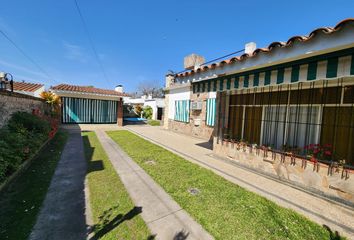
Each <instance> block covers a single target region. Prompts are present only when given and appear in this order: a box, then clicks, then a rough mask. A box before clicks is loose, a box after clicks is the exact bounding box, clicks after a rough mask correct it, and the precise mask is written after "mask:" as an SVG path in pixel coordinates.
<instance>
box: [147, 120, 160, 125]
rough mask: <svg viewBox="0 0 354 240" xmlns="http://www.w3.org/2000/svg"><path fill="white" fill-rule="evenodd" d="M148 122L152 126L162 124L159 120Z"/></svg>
mask: <svg viewBox="0 0 354 240" xmlns="http://www.w3.org/2000/svg"><path fill="white" fill-rule="evenodd" d="M147 124H149V125H151V126H160V125H161V124H160V121H158V120H148V121H147Z"/></svg>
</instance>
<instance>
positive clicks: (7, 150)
mask: <svg viewBox="0 0 354 240" xmlns="http://www.w3.org/2000/svg"><path fill="white" fill-rule="evenodd" d="M50 130H51V127H50V124H49V123H48V122H47V121H46V120H43V119H41V118H40V117H38V116H34V115H32V114H30V113H25V112H17V113H15V114H13V115H12V116H11V119H10V120H9V122H8V123H7V125H6V126H5V127H3V128H2V129H0V182H2V181H4V180H5V178H6V177H7V176H9V175H11V174H12V173H13V172H15V171H16V170H17V169H18V168H19V166H20V165H21V164H22V163H23V162H24V161H25V160H27V159H29V158H30V157H32V156H33V155H34V154H35V153H36V152H37V150H38V149H39V147H40V146H41V145H42V144H43V143H44V142H45V140H46V139H47V138H48V134H49V131H50Z"/></svg>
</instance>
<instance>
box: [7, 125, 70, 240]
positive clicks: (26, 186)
mask: <svg viewBox="0 0 354 240" xmlns="http://www.w3.org/2000/svg"><path fill="white" fill-rule="evenodd" d="M66 139H67V134H66V133H65V132H61V131H59V132H58V133H57V134H56V136H55V137H54V138H53V139H52V140H51V141H50V142H49V144H48V145H47V146H45V147H44V148H43V149H42V151H41V152H39V154H38V156H37V157H36V159H33V162H32V163H31V165H30V166H29V168H28V169H27V170H26V171H25V172H24V173H23V174H22V175H20V176H19V177H18V178H16V179H15V181H14V182H12V183H11V185H10V186H8V187H7V188H6V189H4V191H3V192H1V193H0V206H1V208H0V236H1V237H0V238H1V239H16V240H17V239H27V238H28V236H29V235H30V233H31V230H32V228H33V226H34V224H35V223H36V218H37V215H38V213H39V210H40V207H41V205H42V203H43V201H44V198H45V196H46V193H47V190H48V188H49V185H50V181H51V179H52V176H53V174H54V171H55V168H56V166H57V163H58V161H59V159H60V156H61V152H62V150H63V148H64V145H65V142H66Z"/></svg>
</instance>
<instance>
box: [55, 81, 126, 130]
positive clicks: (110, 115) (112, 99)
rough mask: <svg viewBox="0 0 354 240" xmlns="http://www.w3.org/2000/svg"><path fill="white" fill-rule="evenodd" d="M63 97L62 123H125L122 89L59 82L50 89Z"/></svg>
mask: <svg viewBox="0 0 354 240" xmlns="http://www.w3.org/2000/svg"><path fill="white" fill-rule="evenodd" d="M50 90H51V91H52V92H53V93H55V94H56V95H58V96H60V98H61V103H62V106H61V111H62V112H61V113H62V114H61V115H62V116H61V120H62V123H117V124H118V125H120V126H122V125H123V97H124V96H125V94H124V93H123V92H121V91H119V90H118V91H116V90H108V89H101V88H95V87H92V86H76V85H68V84H59V85H57V86H54V87H52V88H51V89H50Z"/></svg>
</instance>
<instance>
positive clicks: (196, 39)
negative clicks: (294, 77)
mask: <svg viewBox="0 0 354 240" xmlns="http://www.w3.org/2000/svg"><path fill="white" fill-rule="evenodd" d="M77 2H78V5H79V6H80V10H81V13H82V15H83V17H84V19H85V23H86V26H87V29H88V32H89V34H90V36H91V39H92V42H93V46H94V48H95V49H96V53H97V55H98V58H99V59H97V58H96V57H95V56H96V55H95V53H94V51H93V49H92V45H91V44H90V40H89V37H88V35H87V32H86V31H85V28H84V25H83V23H82V22H81V20H80V16H79V13H78V11H77V9H76V5H75V1H74V0H60V1H58V0H31V1H25V0H11V1H4V0H3V1H1V10H2V12H1V14H0V30H1V31H3V32H4V33H6V34H7V35H8V36H9V37H10V38H11V40H12V41H14V42H15V43H16V44H17V46H19V47H20V48H21V49H22V50H23V51H24V52H25V54H26V55H28V56H29V57H30V58H31V59H33V60H34V61H35V63H36V64H34V63H33V62H31V61H30V60H28V59H27V58H26V57H24V56H23V55H22V54H21V53H20V52H19V51H18V50H17V49H16V48H15V47H14V46H13V45H11V43H10V42H9V41H8V40H7V39H6V38H4V37H3V36H2V35H0V71H4V72H8V73H11V74H12V75H13V76H14V78H15V80H18V81H19V80H25V81H28V82H36V83H44V84H45V85H46V87H50V86H54V85H57V84H60V83H67V84H73V85H84V86H88V85H92V86H95V87H99V88H106V89H113V88H114V87H115V86H116V85H118V84H122V85H123V86H124V90H125V92H135V91H136V89H137V86H138V85H139V84H140V83H142V82H149V83H154V84H156V85H160V86H163V84H164V81H165V74H166V73H167V71H168V70H173V71H175V72H179V71H181V70H183V58H184V57H185V56H186V55H189V54H191V53H196V54H199V55H202V56H204V57H205V58H206V60H211V59H215V58H217V57H220V56H223V55H226V54H228V53H231V52H234V51H237V50H240V49H243V48H244V45H245V44H246V43H247V42H251V41H253V42H256V44H257V47H265V46H267V45H269V44H270V43H271V42H274V41H286V40H288V39H289V38H290V37H291V36H294V35H307V34H309V33H310V32H311V31H312V30H313V29H315V28H318V27H322V26H335V25H336V24H337V23H338V22H339V21H341V20H343V19H345V18H350V17H354V1H353V0H337V1H333V0H321V1H319V0H318V1H315V0H313V1H310V0H297V1H259V0H253V1H236V0H234V1H232V0H223V1H215V0H214V1H212V0H150V1H147V0H139V1H137V0H136V1H133V0H131V1H118V0H115V1H114V0H100V1H99V0H77ZM100 63H101V64H102V67H103V70H102V68H101V67H100ZM38 65H39V66H38ZM105 74H106V76H107V77H105Z"/></svg>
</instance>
